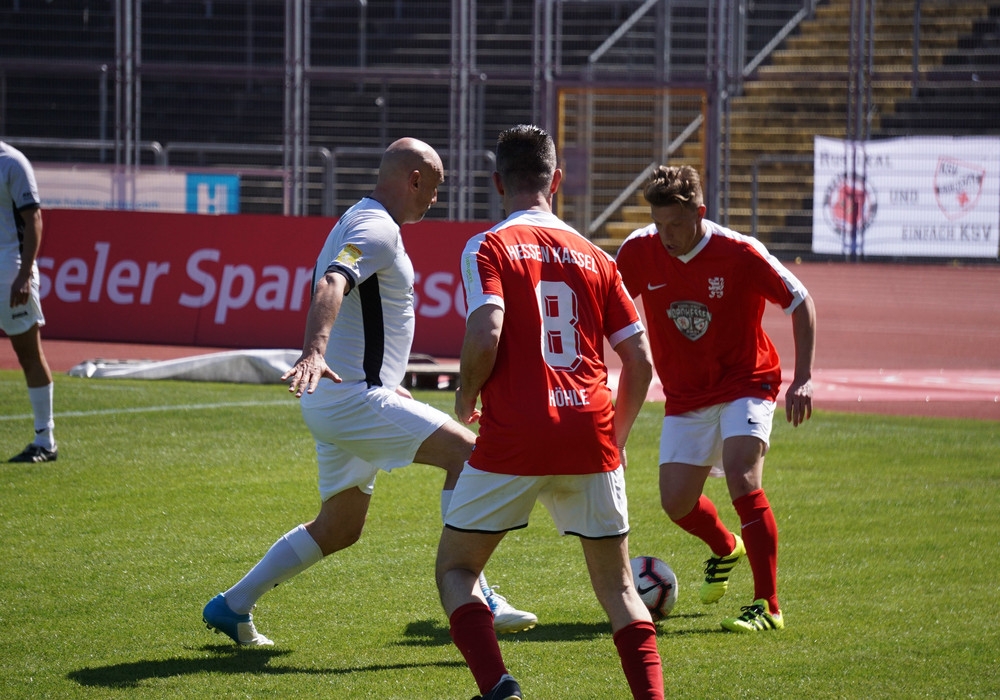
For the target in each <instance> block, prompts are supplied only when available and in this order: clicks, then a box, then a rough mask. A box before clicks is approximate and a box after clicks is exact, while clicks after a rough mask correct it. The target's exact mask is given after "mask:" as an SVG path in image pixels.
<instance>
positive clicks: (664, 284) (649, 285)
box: [646, 282, 667, 291]
mask: <svg viewBox="0 0 1000 700" xmlns="http://www.w3.org/2000/svg"><path fill="white" fill-rule="evenodd" d="M666 286H667V283H666V282H664V283H663V284H652V283H649V284H647V285H646V289H648V290H649V291H653V290H654V289H660V288H661V287H666Z"/></svg>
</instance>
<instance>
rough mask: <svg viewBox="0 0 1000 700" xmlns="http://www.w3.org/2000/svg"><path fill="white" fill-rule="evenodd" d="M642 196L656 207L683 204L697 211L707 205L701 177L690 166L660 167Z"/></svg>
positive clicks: (650, 179)
mask: <svg viewBox="0 0 1000 700" xmlns="http://www.w3.org/2000/svg"><path fill="white" fill-rule="evenodd" d="M642 196H643V197H645V198H646V201H647V202H649V204H650V205H651V206H654V207H665V206H668V205H670V204H683V205H684V206H685V207H687V208H689V209H697V208H698V207H700V206H701V205H702V204H704V203H705V200H704V197H703V195H702V191H701V176H699V175H698V171H697V170H695V169H694V168H692V167H691V166H690V165H681V166H676V167H674V166H671V167H668V166H666V165H661V166H659V167H658V168H657V169H656V170H654V171H653V174H652V175H651V176H650V178H649V181H648V182H647V183H646V187H645V189H644V190H643V191H642Z"/></svg>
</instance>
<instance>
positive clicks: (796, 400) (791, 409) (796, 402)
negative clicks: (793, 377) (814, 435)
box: [785, 379, 813, 427]
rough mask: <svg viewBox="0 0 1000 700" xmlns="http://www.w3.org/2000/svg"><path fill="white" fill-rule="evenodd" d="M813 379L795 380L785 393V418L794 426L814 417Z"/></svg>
mask: <svg viewBox="0 0 1000 700" xmlns="http://www.w3.org/2000/svg"><path fill="white" fill-rule="evenodd" d="M812 396H813V385H812V380H810V379H807V380H805V381H793V382H792V383H791V384H790V385H789V386H788V391H787V392H786V393H785V418H786V419H787V420H788V422H789V423H791V424H792V425H793V426H794V427H798V426H799V424H800V423H805V422H806V421H807V420H808V419H809V418H811V417H812Z"/></svg>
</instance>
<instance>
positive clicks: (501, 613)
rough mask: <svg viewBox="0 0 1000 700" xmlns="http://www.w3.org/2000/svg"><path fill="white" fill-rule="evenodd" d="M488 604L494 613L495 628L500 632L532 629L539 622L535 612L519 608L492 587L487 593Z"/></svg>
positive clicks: (510, 632) (508, 632) (507, 632)
mask: <svg viewBox="0 0 1000 700" xmlns="http://www.w3.org/2000/svg"><path fill="white" fill-rule="evenodd" d="M485 596H486V604H487V605H489V606H490V612H492V613H493V629H494V630H496V632H497V633H499V634H513V633H514V632H524V631H525V630H530V629H531V628H532V627H534V626H535V625H537V624H538V618H537V617H536V616H535V615H534V613H530V612H527V611H525V610H518V609H517V608H515V607H514V606H513V605H511V604H510V603H508V602H507V599H506V598H504V597H503V596H502V595H500V594H499V593H497V592H496V591H495V590H493V589H490V590H489V591H487V592H486V593H485Z"/></svg>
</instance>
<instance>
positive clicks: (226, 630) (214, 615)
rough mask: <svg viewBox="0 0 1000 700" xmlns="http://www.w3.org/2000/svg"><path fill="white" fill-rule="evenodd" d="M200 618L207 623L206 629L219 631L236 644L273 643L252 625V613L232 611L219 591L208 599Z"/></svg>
mask: <svg viewBox="0 0 1000 700" xmlns="http://www.w3.org/2000/svg"><path fill="white" fill-rule="evenodd" d="M201 619H202V620H204V622H205V624H206V625H208V629H210V630H215V631H216V633H219V632H221V633H222V634H224V635H226V636H227V637H229V638H230V639H232V640H233V641H234V642H236V643H237V644H240V645H243V646H250V647H264V646H271V645H272V644H274V642H272V641H271V640H270V639H268V638H267V637H265V636H264V635H262V634H261V633H260V632H258V631H257V628H256V627H254V626H253V615H251V614H250V613H245V614H243V615H240V614H239V613H234V612H233V610H232V608H230V607H229V604H228V603H227V602H226V598H225V596H224V595H222V594H221V593H220V594H219V595H217V596H215V597H214V598H212V599H211V600H210V601H208V604H207V605H206V606H205V609H204V610H202V612H201Z"/></svg>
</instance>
